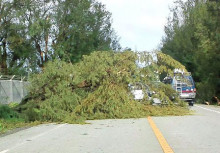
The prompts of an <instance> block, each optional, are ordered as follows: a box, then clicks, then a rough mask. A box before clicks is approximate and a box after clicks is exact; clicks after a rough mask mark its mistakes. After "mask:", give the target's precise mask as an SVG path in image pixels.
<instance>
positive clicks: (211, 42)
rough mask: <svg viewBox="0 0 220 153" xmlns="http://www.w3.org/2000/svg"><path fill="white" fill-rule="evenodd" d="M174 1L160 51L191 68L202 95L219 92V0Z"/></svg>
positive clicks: (202, 97) (211, 94) (211, 95)
mask: <svg viewBox="0 0 220 153" xmlns="http://www.w3.org/2000/svg"><path fill="white" fill-rule="evenodd" d="M175 4H176V6H175V7H174V8H173V9H171V12H172V16H171V17H170V18H169V19H168V23H167V26H165V33H166V36H165V37H164V39H163V47H162V51H163V52H164V53H167V54H169V55H171V56H172V57H173V58H175V59H176V60H178V61H179V62H181V63H183V64H184V65H185V66H186V68H187V69H188V70H189V71H191V72H192V74H193V76H194V78H195V80H196V81H197V87H198V89H199V90H198V95H199V97H200V98H201V99H203V100H210V99H211V98H212V97H213V96H220V92H219V85H220V79H219V76H220V63H219V61H220V60H219V59H220V45H219V40H220V35H219V27H220V25H219V24H220V18H219V15H220V14H219V12H220V11H219V6H220V2H219V1H216V2H215V1H205V0H200V1H194V0H188V1H186V2H183V1H182V0H179V1H176V2H175Z"/></svg>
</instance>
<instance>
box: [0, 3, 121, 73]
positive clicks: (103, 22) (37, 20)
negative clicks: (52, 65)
mask: <svg viewBox="0 0 220 153" xmlns="http://www.w3.org/2000/svg"><path fill="white" fill-rule="evenodd" d="M111 24H112V19H111V13H110V12H108V11H107V10H106V8H105V6H104V5H103V4H102V3H100V2H97V1H95V0H83V1H81V0H47V1H45V0H21V1H18V0H0V34H1V35H0V55H1V56H0V60H1V62H0V64H1V70H0V73H1V74H23V75H24V73H25V72H26V71H27V69H29V70H31V71H39V68H42V67H43V66H44V63H46V62H47V61H48V60H52V59H61V60H64V61H68V62H72V63H74V62H78V61H79V60H80V59H81V58H82V55H88V54H89V53H91V52H92V51H94V50H117V49H118V48H119V47H120V45H119V43H118V37H117V35H116V33H115V32H114V29H113V28H112V25H111Z"/></svg>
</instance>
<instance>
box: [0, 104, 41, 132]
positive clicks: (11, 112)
mask: <svg viewBox="0 0 220 153" xmlns="http://www.w3.org/2000/svg"><path fill="white" fill-rule="evenodd" d="M16 106H17V104H15V103H11V104H10V105H0V134H1V133H4V132H7V131H8V130H11V129H15V128H20V127H29V126H33V125H37V124H39V122H26V121H25V120H24V119H23V118H22V117H21V116H20V114H19V113H18V112H17V111H16V110H15V107H16Z"/></svg>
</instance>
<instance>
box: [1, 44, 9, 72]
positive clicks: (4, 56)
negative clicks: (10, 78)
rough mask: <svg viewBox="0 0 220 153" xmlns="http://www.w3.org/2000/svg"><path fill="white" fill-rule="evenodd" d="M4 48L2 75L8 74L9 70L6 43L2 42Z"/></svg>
mask: <svg viewBox="0 0 220 153" xmlns="http://www.w3.org/2000/svg"><path fill="white" fill-rule="evenodd" d="M2 46H3V54H2V55H1V56H2V57H1V59H2V61H1V73H3V74H6V75H7V74H8V68H7V50H6V42H5V41H4V42H2Z"/></svg>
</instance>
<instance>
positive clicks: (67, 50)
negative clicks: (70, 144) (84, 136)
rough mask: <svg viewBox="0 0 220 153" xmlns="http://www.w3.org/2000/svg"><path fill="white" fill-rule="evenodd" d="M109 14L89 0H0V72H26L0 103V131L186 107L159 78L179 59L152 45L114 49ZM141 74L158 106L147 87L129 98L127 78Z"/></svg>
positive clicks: (135, 78)
mask: <svg viewBox="0 0 220 153" xmlns="http://www.w3.org/2000/svg"><path fill="white" fill-rule="evenodd" d="M111 21H112V20H111V13H110V12H108V11H106V8H105V6H104V5H102V4H101V3H100V2H97V1H96V0H83V1H81V0H62V1H60V0H47V1H45V0H22V1H9V0H4V1H1V0H0V25H2V26H1V27H0V74H13V75H16V74H18V75H27V73H28V72H32V74H31V75H30V78H29V82H30V86H29V95H28V96H27V97H26V98H25V99H24V100H23V101H22V103H21V104H19V105H16V104H10V105H9V106H7V105H1V106H0V115H1V116H0V131H1V132H4V131H6V130H8V129H11V128H15V127H21V126H27V125H32V124H38V123H40V122H66V123H84V121H85V120H87V119H106V118H135V117H146V116H149V115H153V116H156V115H158V116H159V115H184V114H189V113H190V112H189V110H188V109H187V108H186V107H185V104H184V103H183V102H182V101H180V99H179V98H178V96H177V94H176V92H175V91H174V90H173V89H172V88H171V87H170V86H168V85H164V84H163V83H161V82H159V80H160V79H161V78H163V77H164V76H166V75H167V74H169V75H172V72H173V69H174V68H181V69H184V70H185V66H183V65H182V64H181V63H179V62H177V61H176V60H174V59H173V58H172V57H171V56H172V55H171V56H169V55H166V54H163V53H162V52H159V51H158V52H155V53H153V54H154V55H153V54H150V53H147V52H141V53H135V52H132V51H123V52H120V51H117V50H118V49H120V45H119V43H118V38H117V35H116V34H115V32H114V29H112V27H111ZM198 34H199V33H198ZM164 44H165V43H164ZM165 47H166V45H164V48H163V52H165V51H164V50H166V49H165ZM95 50H104V51H95ZM153 56H155V57H156V58H157V61H155V60H153V59H154V58H155V57H153ZM140 62H141V63H145V66H142V67H139V66H138V64H137V63H140ZM180 62H182V61H180ZM186 67H187V66H186ZM187 68H188V67H187ZM199 72H200V71H199ZM140 82H141V83H143V84H145V85H148V86H149V88H150V90H152V91H154V92H155V94H154V95H153V98H159V99H160V100H161V102H162V104H161V105H160V106H152V103H153V100H152V98H151V99H150V98H149V97H148V95H146V96H145V97H144V99H143V100H141V101H135V100H134V97H133V95H132V94H131V91H130V89H129V87H128V86H129V84H135V83H140Z"/></svg>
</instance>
